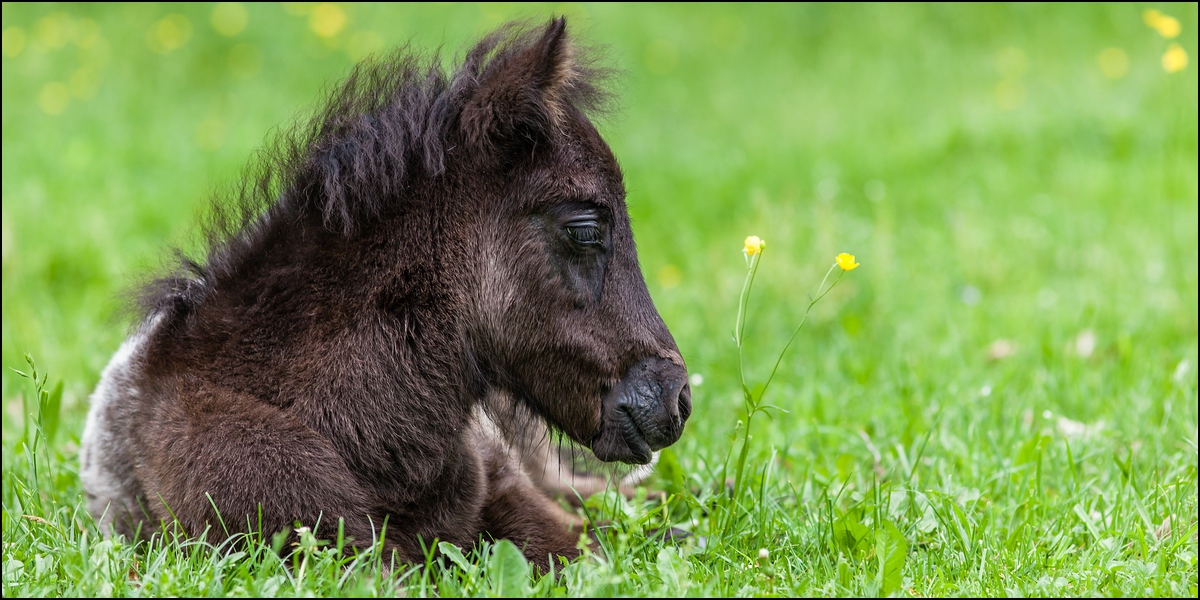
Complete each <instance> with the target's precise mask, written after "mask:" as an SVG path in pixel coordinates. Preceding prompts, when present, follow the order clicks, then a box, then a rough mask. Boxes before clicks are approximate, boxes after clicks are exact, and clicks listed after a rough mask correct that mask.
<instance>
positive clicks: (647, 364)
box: [592, 358, 692, 465]
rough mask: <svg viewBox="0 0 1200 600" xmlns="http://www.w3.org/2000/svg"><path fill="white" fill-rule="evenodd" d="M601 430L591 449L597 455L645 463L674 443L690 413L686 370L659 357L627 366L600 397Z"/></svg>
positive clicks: (626, 461) (634, 462)
mask: <svg viewBox="0 0 1200 600" xmlns="http://www.w3.org/2000/svg"><path fill="white" fill-rule="evenodd" d="M602 414H603V420H602V422H601V425H600V433H598V434H597V435H596V437H595V439H593V440H592V452H593V453H594V454H595V455H596V458H599V459H600V460H603V461H607V462H612V461H621V462H625V463H631V464H640V465H644V464H646V463H648V462H650V459H651V456H652V453H653V452H654V451H655V450H661V449H663V448H666V447H667V446H670V445H671V444H674V443H675V441H676V440H678V439H679V436H680V434H682V433H683V423H684V421H687V418H688V416H689V415H691V414H692V391H691V388H689V387H688V379H687V369H684V368H683V367H682V366H680V365H678V364H675V363H674V362H671V361H669V360H666V359H662V358H647V359H644V360H642V361H641V362H639V363H637V364H635V365H633V366H632V367H630V368H629V371H628V372H627V373H626V374H625V377H623V378H622V379H621V381H620V382H619V383H617V385H616V387H614V388H613V389H612V391H610V392H609V393H608V395H607V396H605V397H604V404H603V408H602Z"/></svg>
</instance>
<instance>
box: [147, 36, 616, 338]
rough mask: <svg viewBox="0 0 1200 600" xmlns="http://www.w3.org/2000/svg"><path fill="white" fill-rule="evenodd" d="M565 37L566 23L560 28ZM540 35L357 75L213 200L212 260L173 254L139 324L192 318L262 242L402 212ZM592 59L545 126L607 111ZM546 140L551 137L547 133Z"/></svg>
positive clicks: (394, 62) (489, 41)
mask: <svg viewBox="0 0 1200 600" xmlns="http://www.w3.org/2000/svg"><path fill="white" fill-rule="evenodd" d="M553 23H554V24H555V25H557V26H558V27H560V28H561V27H564V26H565V25H564V23H563V20H562V18H559V19H557V20H555V21H554V22H553ZM542 30H543V27H530V26H529V24H528V23H509V24H507V25H504V26H502V27H501V28H499V29H497V30H496V31H494V32H493V33H491V34H489V35H488V36H486V37H484V38H483V39H482V40H481V41H479V42H478V43H477V44H476V45H475V46H474V47H473V48H472V49H471V50H470V51H469V52H467V54H466V56H465V57H464V59H463V60H462V62H461V64H460V65H459V66H458V67H457V68H456V69H454V70H453V72H447V71H445V70H444V69H443V68H442V66H441V62H442V61H441V59H440V56H439V54H438V53H436V52H435V53H433V54H429V55H423V54H420V53H418V52H416V51H413V50H411V49H410V47H408V46H402V47H400V48H398V49H397V50H395V51H393V52H391V53H388V54H384V55H382V56H374V57H369V58H367V59H366V60H364V61H362V62H360V63H359V64H357V65H356V66H355V67H354V68H353V69H352V70H351V72H350V74H349V76H347V77H346V78H345V80H343V81H342V82H341V83H340V84H339V85H336V86H334V87H333V88H331V89H330V91H329V92H328V93H327V97H326V100H325V102H323V103H322V104H320V105H319V107H318V108H316V109H315V110H314V111H312V112H311V113H310V114H309V116H308V117H304V116H301V117H300V118H299V119H297V120H296V121H295V122H294V123H293V124H292V125H291V126H288V127H285V128H283V129H280V130H279V131H278V132H277V133H275V134H274V135H273V136H271V137H270V138H269V139H268V141H267V143H266V144H265V145H264V147H262V148H260V149H259V150H257V151H256V152H255V154H254V155H253V156H252V158H251V160H250V161H249V163H248V164H247V166H246V167H245V169H244V170H243V174H242V177H241V179H240V180H239V181H238V182H236V183H235V184H234V185H233V187H232V188H231V189H230V190H229V191H228V192H225V193H217V194H214V196H213V198H212V201H211V207H210V214H209V216H208V217H207V218H206V219H205V220H204V221H203V222H202V224H201V233H202V235H203V238H204V240H205V247H206V252H205V253H206V257H205V259H204V260H203V261H199V260H195V259H193V258H190V257H188V256H187V255H186V254H184V253H183V252H182V251H181V250H178V249H176V250H175V255H176V257H177V262H176V265H175V267H174V268H173V269H172V270H171V272H170V273H169V274H168V275H165V276H162V277H159V278H157V279H154V280H152V281H150V282H149V283H147V284H145V285H144V286H141V289H140V290H139V292H138V293H137V294H136V300H135V303H136V305H137V306H136V307H137V309H138V312H139V313H140V316H141V317H143V318H145V317H146V316H147V315H150V314H154V313H156V312H158V311H161V310H164V309H168V310H169V309H174V310H177V311H180V310H181V311H182V312H185V313H186V312H191V310H192V309H194V308H195V307H196V306H198V305H199V304H200V303H201V302H203V299H204V297H205V296H206V295H207V294H208V292H209V291H210V289H211V287H212V285H213V282H214V281H215V280H216V279H218V278H219V276H220V275H221V274H222V273H231V272H236V270H237V268H238V266H239V265H240V264H241V263H242V262H243V261H244V260H245V259H246V258H247V257H250V256H253V255H254V254H255V253H257V252H260V251H261V250H262V244H263V242H264V238H265V234H266V232H268V231H270V230H272V229H274V228H276V227H280V226H287V227H301V226H303V225H302V224H301V222H302V221H303V219H302V217H304V216H305V215H307V214H309V213H310V211H311V212H315V213H319V214H320V215H321V222H322V223H323V225H324V227H325V228H326V229H328V230H329V231H332V232H336V233H340V234H341V235H344V236H347V237H350V236H353V235H354V234H355V232H356V231H357V230H359V229H360V225H361V224H362V223H363V222H364V221H366V220H369V219H371V218H374V217H375V216H376V215H378V214H379V212H380V209H381V208H382V207H383V206H384V205H385V204H386V203H389V202H396V201H401V200H402V199H401V190H403V189H404V186H405V183H406V182H407V181H409V180H411V179H413V178H414V177H416V176H419V175H424V176H426V177H430V178H434V177H439V176H442V175H443V174H444V171H445V162H446V161H445V157H446V153H447V152H448V151H449V150H452V149H453V147H448V144H451V143H453V142H452V139H453V138H455V136H456V135H457V134H456V128H457V127H458V125H459V117H460V115H461V114H462V112H463V108H464V107H465V105H466V104H467V102H468V101H470V99H471V98H472V95H473V94H474V93H475V92H476V91H477V90H478V89H479V88H480V85H481V83H482V82H484V81H486V80H487V78H488V77H489V75H490V74H491V73H492V72H493V70H496V69H499V68H500V67H502V66H503V65H504V64H505V63H507V62H508V61H510V60H512V59H514V57H516V56H518V55H520V54H521V53H522V52H524V51H526V50H528V49H529V48H530V47H531V46H532V45H533V44H534V43H536V42H537V41H538V38H539V35H540V34H541V33H542ZM595 54H596V53H595V52H594V51H591V52H586V51H580V49H579V48H577V47H574V48H571V56H572V64H571V68H570V69H569V70H568V71H567V72H565V73H563V74H562V77H561V81H559V82H557V86H556V94H555V102H556V105H554V106H546V107H542V108H543V110H546V111H548V113H549V114H548V115H546V116H547V117H548V118H547V119H545V123H546V124H547V125H549V126H553V122H554V121H555V120H556V119H558V118H561V115H562V114H563V109H564V108H565V107H573V108H575V109H577V110H578V111H580V112H581V113H582V114H585V115H587V114H594V113H596V112H598V111H601V110H602V109H603V108H604V106H605V104H606V101H607V99H608V98H609V94H608V93H607V92H606V91H605V86H604V83H605V82H606V80H607V79H608V78H609V76H610V74H611V71H610V70H608V69H605V68H600V67H597V66H596V64H597V61H595V60H594V59H593V58H592V57H593V56H594V55H595ZM547 133H549V132H547Z"/></svg>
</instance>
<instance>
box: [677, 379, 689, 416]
mask: <svg viewBox="0 0 1200 600" xmlns="http://www.w3.org/2000/svg"><path fill="white" fill-rule="evenodd" d="M679 416H680V420H681V421H686V420H687V419H688V417H690V416H692V388H691V386H690V385H688V384H686V383H685V384H683V389H681V390H679Z"/></svg>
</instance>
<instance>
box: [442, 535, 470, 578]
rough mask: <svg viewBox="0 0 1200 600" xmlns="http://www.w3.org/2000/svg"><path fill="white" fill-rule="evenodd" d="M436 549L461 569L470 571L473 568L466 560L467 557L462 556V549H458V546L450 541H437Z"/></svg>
mask: <svg viewBox="0 0 1200 600" xmlns="http://www.w3.org/2000/svg"><path fill="white" fill-rule="evenodd" d="M438 551H439V552H441V553H442V554H444V555H446V558H449V559H450V562H452V563H454V564H456V565H458V568H460V569H462V570H463V571H466V572H468V573H471V572H473V571H474V570H475V568H474V567H473V566H472V565H471V563H469V562H467V557H465V556H463V553H462V550H459V548H458V546H455V545H454V544H451V543H450V542H438Z"/></svg>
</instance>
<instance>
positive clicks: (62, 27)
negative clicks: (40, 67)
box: [34, 12, 71, 50]
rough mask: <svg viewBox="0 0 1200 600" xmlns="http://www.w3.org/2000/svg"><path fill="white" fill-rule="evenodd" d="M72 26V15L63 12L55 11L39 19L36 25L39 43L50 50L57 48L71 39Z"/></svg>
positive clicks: (36, 37)
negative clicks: (69, 31) (69, 32)
mask: <svg viewBox="0 0 1200 600" xmlns="http://www.w3.org/2000/svg"><path fill="white" fill-rule="evenodd" d="M70 27H71V17H70V15H68V14H66V13H63V12H53V13H50V14H48V15H46V16H44V17H42V18H41V19H39V20H38V22H37V25H36V26H35V27H34V36H35V39H36V40H37V43H38V44H39V45H40V46H42V47H43V48H46V49H48V50H57V49H59V48H62V47H63V46H66V45H67V42H68V41H70V36H69V35H68V30H69V29H70Z"/></svg>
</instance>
